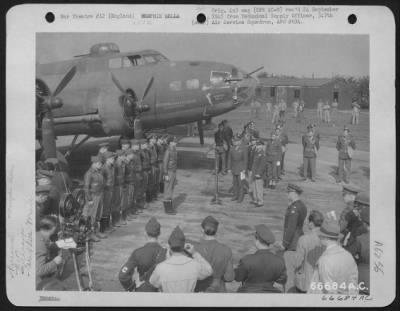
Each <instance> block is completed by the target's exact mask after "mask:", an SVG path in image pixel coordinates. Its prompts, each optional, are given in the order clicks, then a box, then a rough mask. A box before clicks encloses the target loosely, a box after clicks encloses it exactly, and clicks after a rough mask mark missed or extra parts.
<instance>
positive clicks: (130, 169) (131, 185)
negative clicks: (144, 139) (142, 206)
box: [124, 140, 137, 220]
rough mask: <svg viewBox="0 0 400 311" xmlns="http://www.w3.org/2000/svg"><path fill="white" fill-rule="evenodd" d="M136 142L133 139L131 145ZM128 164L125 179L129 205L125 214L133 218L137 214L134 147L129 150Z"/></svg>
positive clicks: (126, 217)
mask: <svg viewBox="0 0 400 311" xmlns="http://www.w3.org/2000/svg"><path fill="white" fill-rule="evenodd" d="M134 144H135V142H134V140H131V146H133V145H134ZM126 153H127V156H126V160H127V165H126V173H125V180H126V183H127V185H128V195H127V197H128V200H127V207H126V211H125V215H124V219H127V220H132V219H133V218H134V217H135V216H136V215H137V212H136V210H135V202H134V195H135V190H136V189H135V176H134V175H135V167H134V163H133V158H134V152H133V150H132V149H128V150H127V152H126Z"/></svg>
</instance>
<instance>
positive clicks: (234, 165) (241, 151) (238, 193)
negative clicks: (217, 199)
mask: <svg viewBox="0 0 400 311" xmlns="http://www.w3.org/2000/svg"><path fill="white" fill-rule="evenodd" d="M247 161H248V153H247V150H246V149H245V148H244V147H243V146H241V139H240V136H239V135H235V136H234V138H233V147H232V148H231V150H230V151H229V157H228V172H229V173H231V174H232V184H233V197H232V201H235V200H237V201H238V203H241V202H242V201H243V197H244V189H243V183H244V182H243V180H244V179H245V174H246V168H247Z"/></svg>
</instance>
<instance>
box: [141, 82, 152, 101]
mask: <svg viewBox="0 0 400 311" xmlns="http://www.w3.org/2000/svg"><path fill="white" fill-rule="evenodd" d="M153 82H154V76H151V78H150V80H149V82H147V85H146V88H145V90H144V93H143V96H142V100H141V101H140V103H142V102H143V100H144V99H145V97H146V96H147V94H148V93H149V91H150V88H151V87H152V85H153Z"/></svg>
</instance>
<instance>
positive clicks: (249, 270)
mask: <svg viewBox="0 0 400 311" xmlns="http://www.w3.org/2000/svg"><path fill="white" fill-rule="evenodd" d="M256 236H257V237H258V239H259V240H261V241H262V242H263V243H265V244H266V245H271V244H273V243H274V242H275V237H274V235H273V233H272V232H271V231H270V230H269V229H268V228H267V227H266V226H265V225H257V226H256ZM235 280H236V281H238V282H242V284H241V286H240V287H239V289H238V292H239V293H263V292H264V293H280V292H281V291H280V290H279V289H278V288H276V287H274V283H279V284H284V283H285V281H286V267H285V263H284V261H283V258H282V257H279V256H278V255H276V254H273V253H272V252H271V250H270V249H259V250H257V252H256V253H254V254H251V255H246V256H244V257H243V258H242V259H241V260H240V261H239V265H238V267H237V268H236V269H235Z"/></svg>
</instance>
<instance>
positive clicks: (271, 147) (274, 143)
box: [266, 139, 282, 189]
mask: <svg viewBox="0 0 400 311" xmlns="http://www.w3.org/2000/svg"><path fill="white" fill-rule="evenodd" d="M266 156H267V179H268V181H269V187H270V188H273V189H274V188H275V187H276V183H277V182H278V177H279V176H278V167H279V166H280V165H281V163H280V160H281V157H282V145H281V142H280V141H279V140H278V139H272V140H271V141H270V142H268V144H267V150H266Z"/></svg>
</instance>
